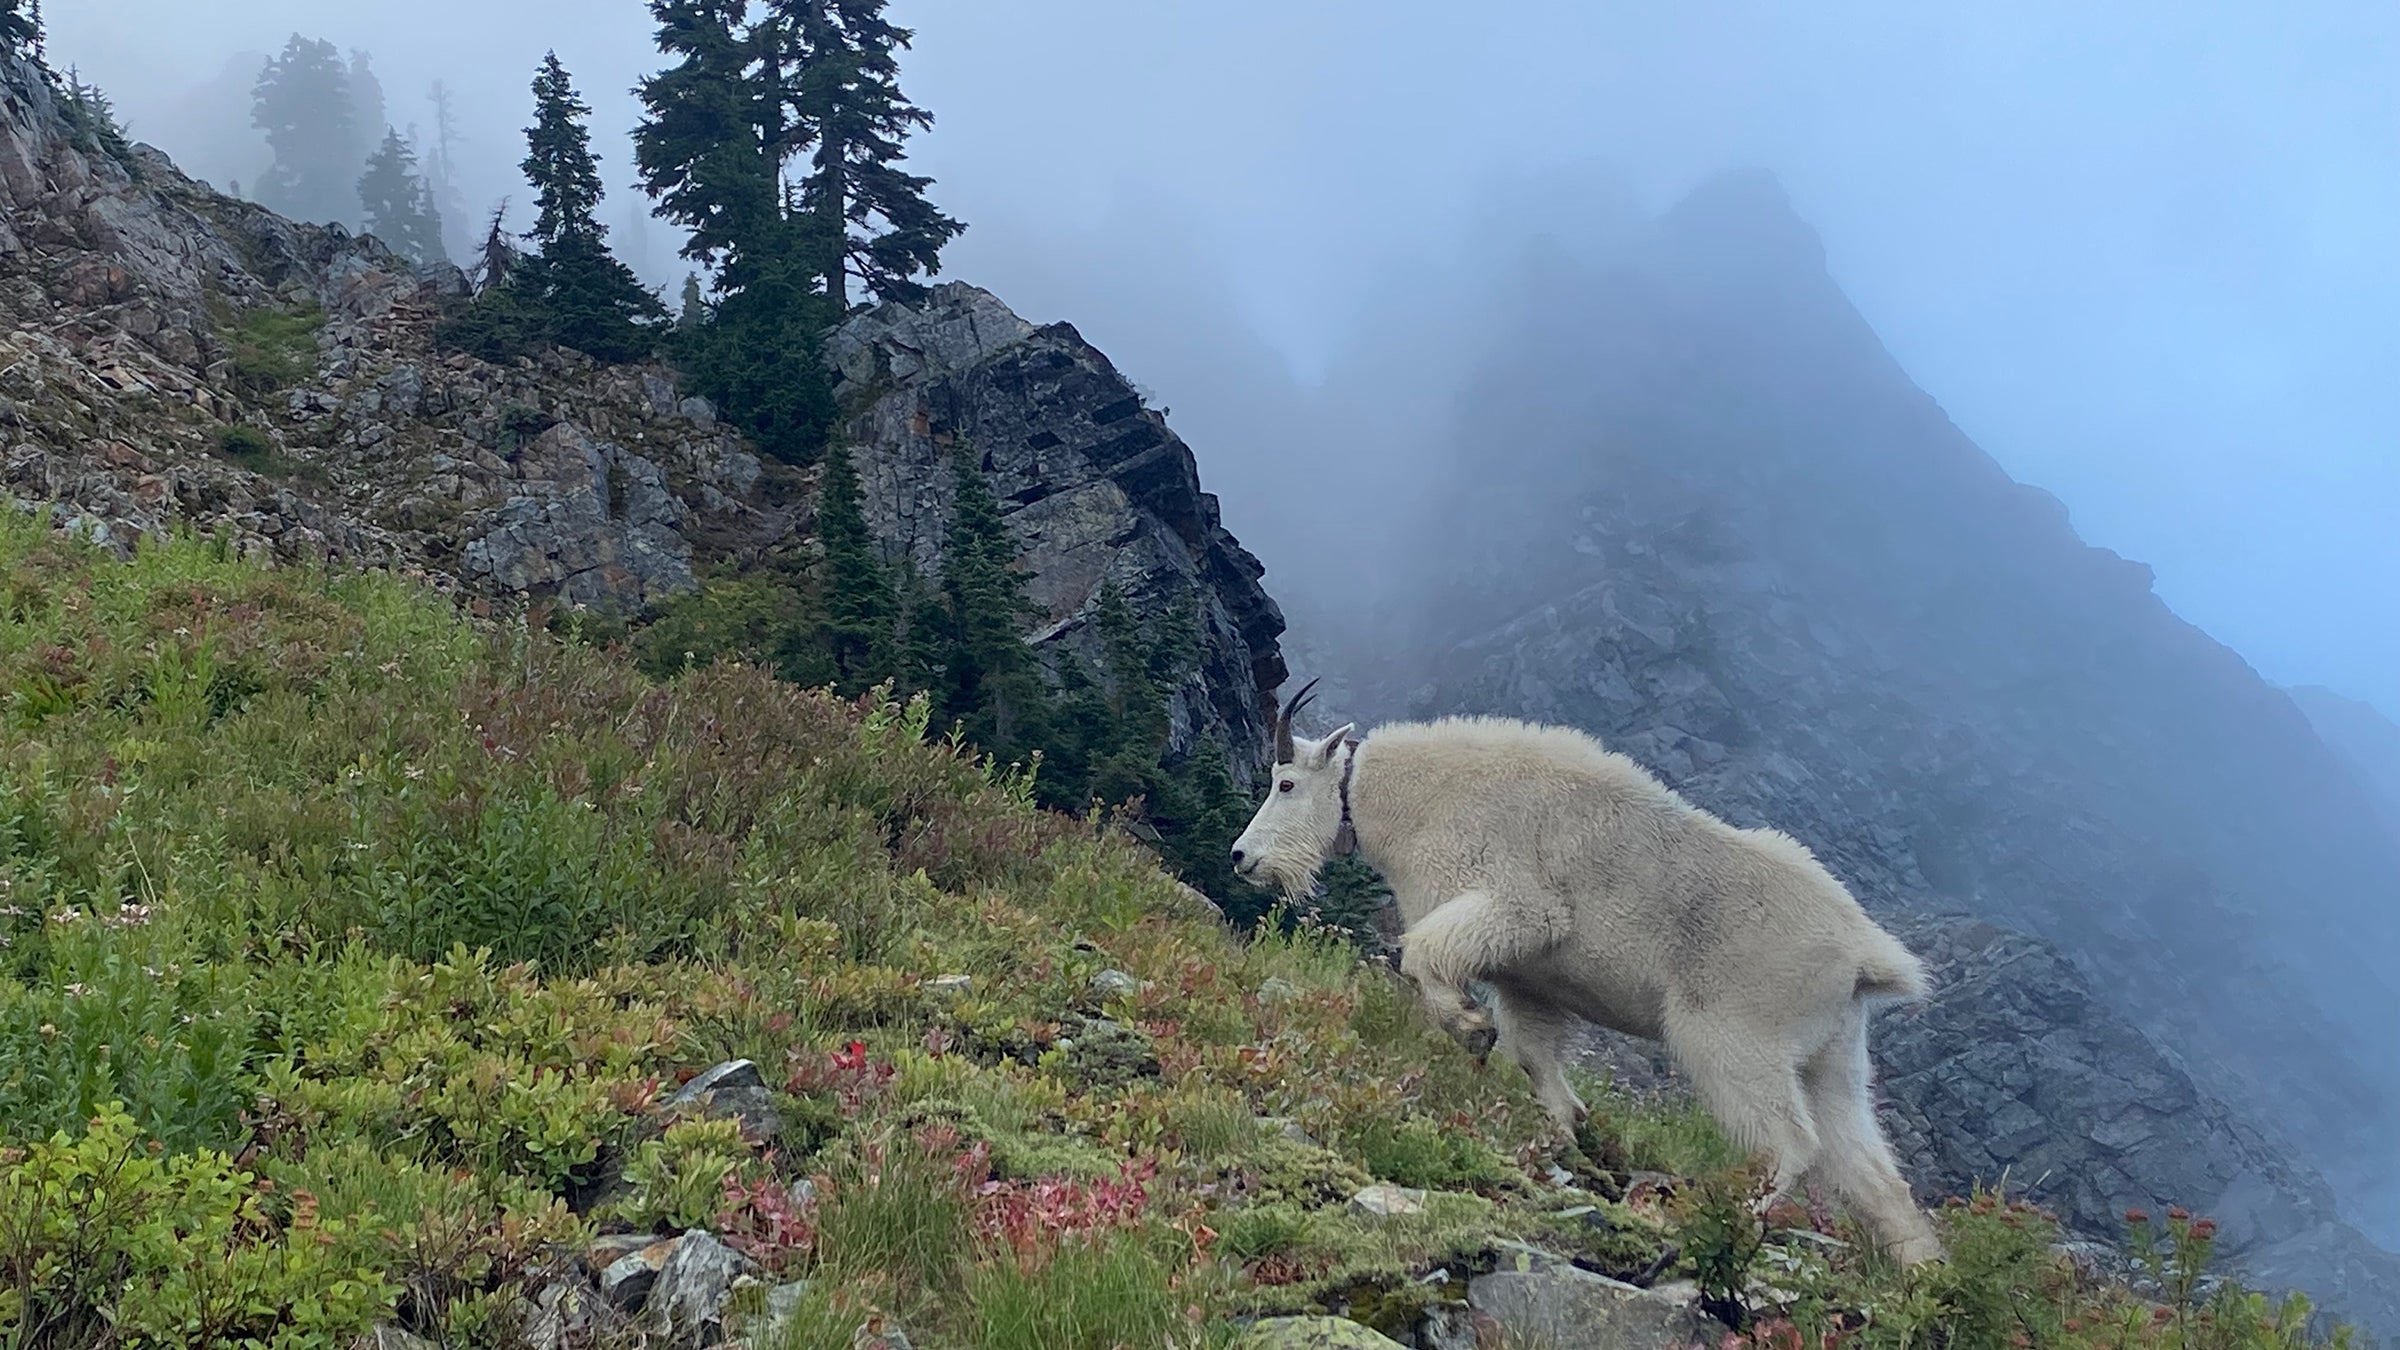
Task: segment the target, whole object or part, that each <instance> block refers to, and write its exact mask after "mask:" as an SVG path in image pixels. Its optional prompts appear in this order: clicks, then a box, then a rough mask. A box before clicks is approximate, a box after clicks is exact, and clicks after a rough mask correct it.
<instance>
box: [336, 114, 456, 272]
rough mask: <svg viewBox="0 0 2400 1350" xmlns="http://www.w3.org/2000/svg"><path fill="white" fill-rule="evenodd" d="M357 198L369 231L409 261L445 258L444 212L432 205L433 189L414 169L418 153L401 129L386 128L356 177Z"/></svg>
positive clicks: (433, 260) (442, 259)
mask: <svg viewBox="0 0 2400 1350" xmlns="http://www.w3.org/2000/svg"><path fill="white" fill-rule="evenodd" d="M358 200H359V203H360V205H362V206H363V207H365V208H366V227H367V232H368V233H370V234H373V235H374V236H375V237H376V238H378V239H381V240H382V241H383V242H385V243H387V244H389V245H391V246H392V247H393V249H395V250H397V251H398V252H399V253H400V255H401V256H402V257H405V258H407V259H409V260H410V261H412V262H419V263H434V262H447V261H448V260H449V256H448V254H447V253H445V252H444V251H443V249H442V215H441V211H440V209H439V208H438V207H436V206H435V205H434V200H433V189H432V188H431V187H429V186H427V184H426V181H425V177H424V175H423V174H420V173H419V172H417V155H416V151H415V150H413V149H412V148H410V146H409V143H408V142H407V141H405V140H403V139H402V138H401V136H400V133H399V131H397V130H394V129H387V130H386V131H385V133H384V137H383V144H382V146H381V147H379V148H378V149H377V150H376V151H375V155H374V157H373V158H372V159H369V160H368V161H367V172H366V174H365V176H363V177H361V178H360V179H359V180H358Z"/></svg>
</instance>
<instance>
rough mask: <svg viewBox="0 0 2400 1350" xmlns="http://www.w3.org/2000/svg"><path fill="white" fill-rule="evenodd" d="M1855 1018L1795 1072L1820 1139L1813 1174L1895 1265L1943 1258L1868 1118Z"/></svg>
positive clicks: (1861, 1026) (1863, 1042) (1870, 1103)
mask: <svg viewBox="0 0 2400 1350" xmlns="http://www.w3.org/2000/svg"><path fill="white" fill-rule="evenodd" d="M1853 1018H1854V1021H1853V1022H1852V1023H1851V1025H1849V1026H1846V1027H1844V1028H1843V1030H1842V1031H1841V1033H1840V1034H1838V1035H1836V1036H1835V1037H1834V1038H1833V1040H1832V1041H1830V1042H1828V1043H1827V1045H1826V1046H1825V1048H1824V1049H1822V1050H1820V1051H1818V1052H1817V1054H1816V1056H1815V1057H1814V1058H1812V1059H1811V1060H1810V1061H1809V1062H1808V1064H1807V1065H1806V1066H1804V1067H1803V1068H1802V1070H1801V1084H1802V1086H1803V1088H1804V1089H1805V1090H1806V1092H1807V1093H1808V1099H1809V1105H1810V1108H1811V1109H1812V1111H1813V1112H1814V1114H1815V1116H1816V1120H1817V1130H1818V1133H1819V1134H1820V1135H1821V1136H1822V1138H1823V1140H1824V1151H1823V1152H1822V1153H1820V1154H1819V1155H1818V1157H1817V1165H1816V1170H1815V1172H1814V1174H1813V1175H1815V1176H1816V1177H1818V1178H1821V1179H1822V1180H1823V1181H1824V1182H1825V1183H1826V1184H1827V1185H1829V1186H1831V1187H1832V1188H1833V1189H1834V1190H1835V1191H1836V1192H1838V1193H1839V1194H1840V1195H1841V1197H1842V1199H1843V1201H1844V1202H1845V1203H1847V1204H1849V1205H1850V1206H1852V1207H1853V1208H1854V1210H1855V1211H1856V1213H1857V1214H1858V1217H1859V1219H1860V1221H1861V1222H1862V1223H1863V1224H1864V1225H1865V1226H1866V1229H1867V1231H1868V1233H1869V1234H1870V1235H1871V1236H1872V1237H1873V1238H1874V1240H1875V1244H1876V1245H1877V1246H1878V1247H1881V1248H1882V1249H1883V1250H1884V1252H1885V1253H1886V1254H1887V1255H1889V1256H1890V1257H1891V1258H1892V1259H1893V1260H1895V1261H1898V1262H1899V1263H1900V1264H1902V1265H1904V1266H1907V1265H1915V1264H1917V1263H1918V1262H1920V1261H1929V1260H1934V1259H1936V1258H1938V1257H1940V1256H1941V1255H1942V1244H1941V1239H1940V1238H1939V1237H1937V1236H1935V1234H1934V1231H1933V1224H1932V1223H1931V1222H1930V1221H1929V1220H1927V1219H1926V1217H1925V1213H1924V1211H1923V1210H1920V1209H1918V1208H1917V1201H1916V1197H1915V1196H1914V1195H1912V1194H1910V1193H1909V1189H1908V1180H1907V1178H1905V1177H1903V1176H1901V1175H1900V1166H1899V1164H1898V1162H1897V1161H1895V1160H1894V1158H1893V1157H1892V1146H1891V1141H1889V1140H1887V1139H1886V1138H1884V1135H1883V1129H1882V1127H1881V1126H1880V1125H1879V1124H1877V1122H1876V1120H1875V1097H1874V1089H1873V1068H1872V1064H1871V1063H1870V1061H1869V1060H1868V1058H1867V1015H1866V1010H1865V1009H1864V1008H1861V1009H1858V1010H1857V1011H1856V1012H1855V1013H1854V1014H1853Z"/></svg>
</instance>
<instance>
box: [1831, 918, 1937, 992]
mask: <svg viewBox="0 0 2400 1350" xmlns="http://www.w3.org/2000/svg"><path fill="white" fill-rule="evenodd" d="M1869 931H1870V932H1871V933H1872V934H1873V936H1872V938H1871V939H1870V940H1869V946H1868V948H1867V951H1866V954H1865V956H1864V957H1863V959H1861V960H1860V961H1859V963H1858V983H1857V985H1856V986H1855V987H1854V988H1853V989H1852V991H1851V992H1852V995H1853V996H1854V997H1856V998H1860V999H1874V1000H1881V999H1896V1000H1901V1001H1904V1002H1906V1001H1914V1000H1916V999H1921V998H1923V997H1925V996H1926V995H1927V994H1929V993H1931V992H1932V991H1933V976H1932V975H1931V973H1930V972H1928V971H1927V970H1926V969H1925V963H1924V962H1923V961H1922V960H1920V959H1918V957H1917V954H1916V953H1915V952H1912V951H1910V950H1909V949H1908V948H1906V947H1904V946H1902V945H1901V943H1900V939H1898V938H1896V937H1893V936H1892V935H1891V934H1889V933H1887V932H1885V931H1883V929H1882V928H1880V927H1874V926H1870V928H1869Z"/></svg>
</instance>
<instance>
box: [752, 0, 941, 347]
mask: <svg viewBox="0 0 2400 1350" xmlns="http://www.w3.org/2000/svg"><path fill="white" fill-rule="evenodd" d="M884 5H885V0H768V4H767V6H766V8H767V13H768V17H767V19H766V20H765V21H764V22H763V23H762V25H761V28H762V30H763V31H764V32H766V33H768V34H771V35H772V38H773V40H774V50H773V57H772V59H775V60H778V61H781V62H783V63H784V68H785V69H786V70H787V71H788V72H789V73H788V76H787V78H786V80H785V82H784V91H785V94H786V97H787V98H788V99H789V108H790V114H789V116H790V123H791V131H792V138H793V141H794V142H795V143H796V145H799V146H807V147H809V150H808V153H809V166H810V167H809V172H808V173H807V174H806V175H805V176H804V177H802V178H801V179H800V200H799V203H798V205H799V209H800V211H801V212H802V213H803V214H804V215H806V216H807V217H809V218H810V219H811V220H812V221H814V222H815V231H814V232H815V235H816V237H817V239H818V240H819V241H820V246H821V247H824V248H825V249H827V251H828V253H829V256H828V258H827V259H826V261H824V262H823V263H822V264H820V265H821V266H822V268H823V270H824V276H825V285H826V291H827V294H829V295H830V296H831V297H832V298H833V302H834V308H835V309H836V311H837V312H838V311H841V310H845V309H847V308H848V301H849V285H848V281H849V278H851V277H853V276H855V277H856V278H857V279H858V281H859V282H860V284H861V286H862V287H863V288H864V289H865V290H867V291H868V292H870V293H872V294H873V295H875V296H876V297H877V298H879V299H898V300H906V299H910V298H912V297H913V296H915V295H916V294H917V293H918V292H919V291H920V290H921V289H922V288H921V287H920V286H919V285H918V284H917V283H916V282H915V281H914V280H913V278H914V277H915V276H916V275H917V274H918V273H919V272H925V273H934V272H938V271H940V270H941V251H942V246H943V245H945V244H947V243H949V242H950V240H951V239H953V238H955V237H957V235H958V234H959V232H960V231H961V230H963V229H965V228H966V227H965V226H964V225H962V224H961V223H960V222H959V221H957V220H956V219H954V218H952V217H950V216H947V215H944V214H943V213H942V212H941V211H940V210H939V209H937V208H936V207H934V205H933V204H932V203H931V202H929V201H927V200H926V199H925V189H927V188H928V187H931V186H932V185H933V180H932V179H930V178H925V177H922V176H919V175H916V174H911V173H907V172H904V171H902V170H901V169H900V168H899V167H898V165H899V161H900V160H901V159H902V157H903V154H904V150H903V146H904V143H905V142H906V140H907V139H908V136H909V134H910V133H911V132H913V131H921V130H924V129H926V128H929V127H931V126H932V125H933V114H932V113H930V112H927V111H926V110H924V109H922V108H919V107H917V106H916V105H915V104H913V103H910V102H909V101H908V99H907V97H906V96H905V95H904V94H902V93H901V92H900V80H899V62H898V60H897V59H896V55H895V54H896V53H898V52H900V51H904V50H906V49H907V47H908V44H909V42H910V40H911V39H912V38H913V37H914V36H915V35H914V34H913V33H911V32H910V31H909V30H908V29H905V28H901V27H898V26H897V25H895V24H892V23H891V22H889V21H887V20H886V19H885V18H884V16H883V11H884Z"/></svg>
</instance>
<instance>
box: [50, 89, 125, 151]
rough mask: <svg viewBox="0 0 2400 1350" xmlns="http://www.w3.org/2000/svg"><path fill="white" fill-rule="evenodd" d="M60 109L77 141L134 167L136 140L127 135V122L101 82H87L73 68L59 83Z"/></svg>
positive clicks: (86, 147) (89, 148)
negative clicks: (121, 117)
mask: <svg viewBox="0 0 2400 1350" xmlns="http://www.w3.org/2000/svg"><path fill="white" fill-rule="evenodd" d="M58 110H59V112H60V113H62V114H64V115H65V117H66V119H67V126H68V127H69V128H70V129H72V131H73V133H74V136H75V143H76V144H77V145H79V146H81V147H82V148H84V149H85V150H89V151H94V152H97V153H99V154H104V155H107V156H109V157H110V158H111V159H114V160H116V161H117V162H118V163H120V164H123V165H125V166H126V167H127V168H128V169H130V168H132V167H133V144H132V142H130V141H128V140H126V139H125V127H124V124H122V123H120V122H119V121H117V108H116V104H114V103H112V102H110V101H109V97H108V95H107V94H106V93H105V92H103V91H102V90H101V88H100V86H98V85H96V84H85V83H84V82H83V79H82V77H81V76H80V75H79V74H78V73H77V72H76V71H75V70H74V69H72V68H70V69H69V70H68V71H67V78H66V81H65V83H63V84H61V85H60V86H59V90H58Z"/></svg>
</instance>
